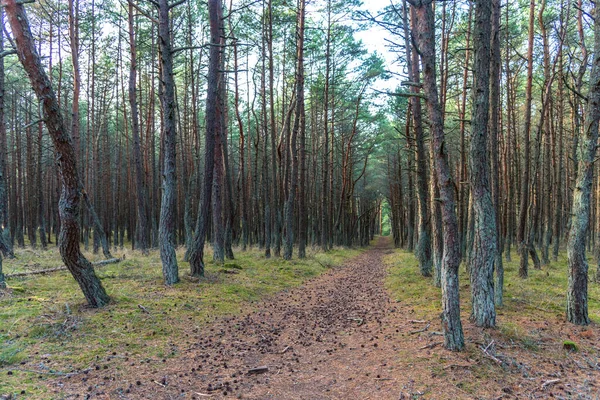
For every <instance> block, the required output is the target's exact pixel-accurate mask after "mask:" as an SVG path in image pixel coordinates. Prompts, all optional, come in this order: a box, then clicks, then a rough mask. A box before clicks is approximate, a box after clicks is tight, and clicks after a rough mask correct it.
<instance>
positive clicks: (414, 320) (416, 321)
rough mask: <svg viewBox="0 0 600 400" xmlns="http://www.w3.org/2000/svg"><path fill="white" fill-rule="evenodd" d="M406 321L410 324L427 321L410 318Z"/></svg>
mask: <svg viewBox="0 0 600 400" xmlns="http://www.w3.org/2000/svg"><path fill="white" fill-rule="evenodd" d="M408 322H410V323H411V324H424V323H425V322H429V321H425V320H423V319H410V320H408Z"/></svg>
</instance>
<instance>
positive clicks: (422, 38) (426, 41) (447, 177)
mask: <svg viewBox="0 0 600 400" xmlns="http://www.w3.org/2000/svg"><path fill="white" fill-rule="evenodd" d="M409 1H410V3H411V4H412V5H413V6H414V7H415V16H416V21H417V23H416V32H413V35H415V36H416V42H417V45H418V47H419V50H420V53H421V63H422V65H423V91H424V93H425V96H426V97H427V110H428V112H429V118H430V120H431V125H430V127H431V128H430V129H431V142H430V144H431V146H433V154H434V160H435V172H436V174H437V179H438V187H439V190H440V202H441V208H442V225H443V228H444V233H443V239H444V255H443V260H442V316H441V318H442V330H443V333H444V346H445V347H446V348H447V349H449V350H455V351H456V350H462V349H463V347H464V336H463V331H462V323H461V321H460V297H459V296H460V293H459V285H458V266H459V264H460V243H459V233H458V221H457V218H456V202H455V198H454V192H455V189H456V187H455V185H454V182H453V181H452V174H451V171H450V165H449V163H448V153H447V151H446V148H445V147H446V146H445V135H444V127H443V123H442V113H441V108H440V103H439V99H438V90H437V87H436V73H435V23H434V13H433V9H432V0H418V1H417V0H409Z"/></svg>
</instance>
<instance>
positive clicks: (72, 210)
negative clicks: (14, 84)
mask: <svg viewBox="0 0 600 400" xmlns="http://www.w3.org/2000/svg"><path fill="white" fill-rule="evenodd" d="M2 5H3V6H4V9H5V10H6V14H7V16H8V20H9V24H10V27H11V30H12V33H13V36H14V40H15V42H16V45H17V54H18V56H19V60H20V62H21V64H22V65H23V67H24V69H25V71H26V72H27V75H28V77H29V80H30V81H31V85H32V87H33V90H34V91H35V93H36V95H37V97H38V99H39V101H40V103H41V104H42V108H43V112H44V121H45V123H46V127H47V128H48V132H49V133H50V136H51V137H52V141H53V143H54V148H55V151H56V159H57V164H58V172H59V177H60V180H61V185H62V190H61V195H60V203H59V212H60V219H61V224H62V226H61V230H60V236H59V243H58V245H59V250H60V254H61V257H62V260H63V262H64V263H65V265H66V267H67V268H68V269H69V271H70V272H71V274H72V275H73V277H74V278H75V280H76V281H77V283H78V284H79V287H80V288H81V290H82V291H83V294H84V295H85V297H86V299H87V301H88V304H89V305H90V306H91V307H102V306H104V305H106V304H108V302H109V300H110V299H109V297H108V295H107V294H106V292H105V290H104V288H103V287H102V283H101V282H100V280H99V279H98V277H97V276H96V274H95V272H94V269H93V267H92V265H91V264H90V262H89V261H88V260H87V259H86V258H85V257H84V256H83V255H82V254H81V251H80V250H79V201H80V191H79V176H78V171H77V157H76V154H75V149H74V147H73V142H72V139H71V136H70V135H69V134H68V131H67V129H66V124H65V122H64V120H63V116H62V114H61V111H60V107H59V104H58V101H57V99H56V95H55V94H54V91H53V89H52V86H51V83H50V80H49V79H48V76H47V75H46V72H45V71H44V70H43V68H42V64H41V61H40V57H39V55H38V53H37V51H36V49H35V45H34V42H33V36H32V34H31V30H30V27H29V20H28V19H27V16H26V14H25V9H24V7H23V5H22V4H18V3H17V1H16V0H2Z"/></svg>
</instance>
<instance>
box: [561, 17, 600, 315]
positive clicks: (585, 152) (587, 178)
mask: <svg viewBox="0 0 600 400" xmlns="http://www.w3.org/2000/svg"><path fill="white" fill-rule="evenodd" d="M596 10H597V8H596ZM594 35H595V40H594V56H593V58H592V60H593V63H592V72H591V74H590V91H589V95H588V103H587V111H586V117H585V131H584V135H583V136H582V137H581V139H580V140H579V148H578V151H579V157H578V159H579V162H578V164H579V165H578V168H577V180H576V182H575V188H574V190H573V207H572V211H571V215H572V216H571V230H570V232H569V241H568V243H567V263H568V266H569V283H568V289H567V320H568V321H569V322H571V323H573V324H577V325H588V324H589V323H590V318H589V316H588V263H587V259H586V257H585V245H586V238H587V232H588V228H589V223H590V203H591V194H592V183H593V182H592V181H593V177H594V161H595V160H594V158H595V157H596V148H597V147H598V120H599V119H600V18H598V17H596V19H595V22H594Z"/></svg>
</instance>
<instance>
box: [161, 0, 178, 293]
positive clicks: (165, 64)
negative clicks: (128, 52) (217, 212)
mask: <svg viewBox="0 0 600 400" xmlns="http://www.w3.org/2000/svg"><path fill="white" fill-rule="evenodd" d="M158 4H159V7H158V15H159V16H158V21H159V25H158V36H159V39H158V40H159V48H160V66H161V86H162V90H161V93H160V95H161V96H160V100H161V105H162V109H163V115H164V122H163V123H164V126H163V139H164V144H163V146H164V156H163V157H164V169H163V191H162V201H161V207H160V220H159V227H158V237H159V246H160V259H161V261H162V265H163V277H164V280H165V283H166V284H167V285H173V284H175V283H177V282H179V270H178V266H177V255H176V254H175V223H176V215H175V212H176V210H175V207H176V199H177V173H176V166H177V160H176V152H177V130H176V126H175V82H174V80H173V52H172V50H171V26H170V25H171V24H170V18H169V11H170V7H169V4H168V3H167V0H159V1H158Z"/></svg>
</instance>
